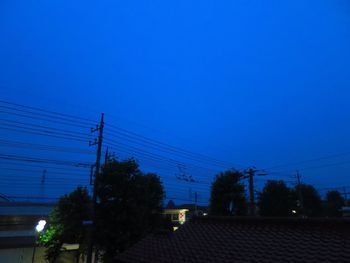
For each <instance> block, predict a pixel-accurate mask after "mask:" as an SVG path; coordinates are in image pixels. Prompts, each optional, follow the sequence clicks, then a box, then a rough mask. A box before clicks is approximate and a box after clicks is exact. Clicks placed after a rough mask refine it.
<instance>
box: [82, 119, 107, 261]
mask: <svg viewBox="0 0 350 263" xmlns="http://www.w3.org/2000/svg"><path fill="white" fill-rule="evenodd" d="M103 127H104V114H103V113H102V114H101V120H100V125H98V126H97V127H96V128H92V129H91V132H96V131H98V132H99V134H98V139H97V140H95V141H94V142H89V145H90V146H92V145H95V144H97V153H96V166H95V177H94V182H93V184H94V185H93V192H92V206H91V219H92V222H91V226H90V231H89V240H88V242H89V243H88V250H87V259H86V263H92V254H93V250H94V240H93V239H94V232H95V219H96V215H95V206H96V176H98V175H99V173H100V166H101V152H102V140H103Z"/></svg>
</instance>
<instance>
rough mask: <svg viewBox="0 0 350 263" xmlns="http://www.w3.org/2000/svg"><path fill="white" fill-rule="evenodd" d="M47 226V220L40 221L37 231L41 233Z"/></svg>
mask: <svg viewBox="0 0 350 263" xmlns="http://www.w3.org/2000/svg"><path fill="white" fill-rule="evenodd" d="M45 225H46V220H40V221H39V222H38V224H37V225H36V227H35V230H36V231H37V232H38V233H39V232H41V231H43V230H44V228H45Z"/></svg>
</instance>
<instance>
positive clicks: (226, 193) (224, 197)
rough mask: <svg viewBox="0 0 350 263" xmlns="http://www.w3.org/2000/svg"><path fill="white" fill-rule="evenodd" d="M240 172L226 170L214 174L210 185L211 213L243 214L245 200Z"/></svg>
mask: <svg viewBox="0 0 350 263" xmlns="http://www.w3.org/2000/svg"><path fill="white" fill-rule="evenodd" d="M241 176H242V174H241V173H240V172H238V171H226V172H223V173H220V174H218V175H217V176H216V178H215V180H214V182H213V183H212V186H211V196H210V213H211V214H212V215H220V216H230V215H237V216H241V215H245V214H246V212H247V202H246V197H245V193H244V186H243V185H242V184H241V183H240V178H241Z"/></svg>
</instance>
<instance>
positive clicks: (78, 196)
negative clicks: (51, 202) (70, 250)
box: [39, 187, 90, 262]
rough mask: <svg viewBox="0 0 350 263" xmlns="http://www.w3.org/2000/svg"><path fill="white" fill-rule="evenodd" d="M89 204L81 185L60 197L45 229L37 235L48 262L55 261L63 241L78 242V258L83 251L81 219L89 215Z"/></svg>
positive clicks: (87, 195)
mask: <svg viewBox="0 0 350 263" xmlns="http://www.w3.org/2000/svg"><path fill="white" fill-rule="evenodd" d="M89 204H90V197H89V194H88V192H87V190H86V188H83V187H78V188H77V189H76V190H75V191H73V192H72V193H70V194H68V195H65V196H63V197H61V198H60V200H59V202H58V204H57V207H56V208H55V209H54V211H53V212H52V213H51V214H50V216H49V220H48V221H49V226H48V228H47V230H46V231H44V232H42V233H41V234H40V236H39V242H40V243H41V244H42V245H44V246H45V247H46V248H47V253H46V258H47V260H48V261H49V262H55V260H56V259H57V257H58V256H59V254H60V252H61V249H62V245H63V243H71V244H73V243H74V244H79V245H80V246H79V252H80V253H78V255H77V257H78V258H79V256H80V254H81V253H83V251H84V249H85V245H86V229H85V226H83V221H84V220H86V219H88V218H89V217H90V214H89V211H90V210H89Z"/></svg>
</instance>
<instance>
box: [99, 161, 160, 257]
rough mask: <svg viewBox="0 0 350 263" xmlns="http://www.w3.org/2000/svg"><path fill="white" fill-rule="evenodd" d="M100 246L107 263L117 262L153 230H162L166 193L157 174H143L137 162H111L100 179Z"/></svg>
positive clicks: (104, 168)
mask: <svg viewBox="0 0 350 263" xmlns="http://www.w3.org/2000/svg"><path fill="white" fill-rule="evenodd" d="M96 187H97V188H96V191H97V199H98V204H97V207H96V213H97V215H98V217H97V219H96V228H97V231H96V233H95V237H96V243H97V244H98V247H99V249H100V250H102V251H103V257H104V258H103V259H104V262H113V259H114V257H115V255H116V254H117V253H119V252H122V251H124V250H125V249H127V248H128V247H130V246H131V245H133V244H134V243H135V242H137V241H138V240H139V239H140V238H142V237H143V236H145V235H146V234H148V233H149V232H151V231H152V230H154V229H156V228H159V227H161V226H162V223H163V219H162V215H161V212H162V205H163V198H164V190H163V186H162V184H161V181H160V178H159V177H158V176H157V175H155V174H143V173H142V172H141V171H140V170H139V167H138V164H137V163H136V162H135V161H134V160H126V161H118V160H115V159H113V160H110V161H109V162H107V164H106V165H105V166H104V167H103V170H102V173H101V175H99V176H98V177H97V178H96Z"/></svg>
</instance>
